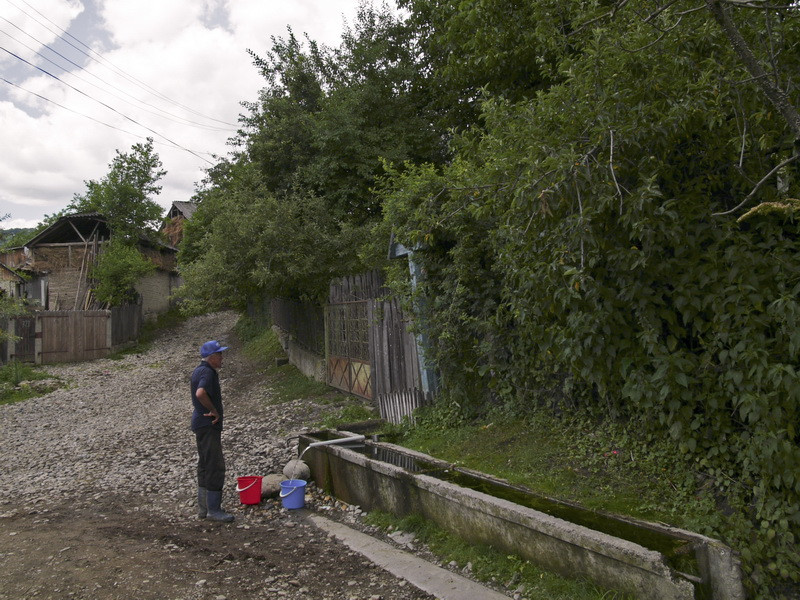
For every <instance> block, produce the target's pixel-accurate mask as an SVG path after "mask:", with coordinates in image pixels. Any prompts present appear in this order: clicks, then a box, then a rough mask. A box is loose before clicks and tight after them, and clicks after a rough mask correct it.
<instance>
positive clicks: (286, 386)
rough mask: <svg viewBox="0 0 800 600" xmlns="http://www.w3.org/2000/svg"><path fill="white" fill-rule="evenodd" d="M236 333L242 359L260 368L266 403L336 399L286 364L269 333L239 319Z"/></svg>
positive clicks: (276, 340)
mask: <svg viewBox="0 0 800 600" xmlns="http://www.w3.org/2000/svg"><path fill="white" fill-rule="evenodd" d="M236 332H237V335H238V336H239V337H240V338H242V339H243V340H246V341H245V344H244V353H245V355H246V356H247V357H248V358H250V359H251V360H254V361H256V362H257V364H258V365H259V366H260V367H261V368H263V372H264V373H265V375H266V378H267V381H268V382H269V388H270V392H271V393H270V395H269V397H268V398H267V400H266V401H267V402H268V403H270V404H279V403H282V402H290V401H292V400H297V399H299V398H309V397H315V398H318V399H322V398H330V397H332V396H333V397H339V396H340V395H339V394H338V393H335V392H333V390H332V388H330V387H328V386H327V385H326V384H324V383H321V382H319V381H315V380H314V379H311V378H310V377H306V376H305V375H303V373H301V372H300V371H299V370H298V369H297V367H295V366H294V365H292V364H289V363H287V362H286V361H285V358H286V354H285V352H284V351H283V346H281V343H280V340H279V339H278V336H277V335H276V334H275V332H274V331H272V329H263V328H261V327H257V326H255V325H254V324H253V323H252V322H251V321H250V320H249V319H247V318H241V319H240V320H239V321H238V322H237V324H236ZM279 359H283V360H279Z"/></svg>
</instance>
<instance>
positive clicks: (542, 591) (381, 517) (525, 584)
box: [365, 511, 625, 600]
mask: <svg viewBox="0 0 800 600" xmlns="http://www.w3.org/2000/svg"><path fill="white" fill-rule="evenodd" d="M365 520H366V522H367V523H369V524H370V525H374V526H376V527H379V528H380V529H383V530H386V531H391V530H401V531H408V532H411V533H413V534H415V535H416V536H417V539H418V540H419V541H421V542H423V543H424V544H426V545H427V546H428V548H430V550H431V552H433V553H434V554H435V555H436V556H438V557H439V559H440V560H442V561H443V562H444V563H450V562H455V563H456V564H457V565H458V567H459V568H460V569H463V568H464V567H465V566H466V565H471V571H472V574H473V575H474V576H475V577H476V578H477V579H479V580H481V581H487V582H488V581H491V582H493V583H497V584H500V585H504V586H505V587H506V588H509V589H511V590H516V589H520V588H521V590H520V591H521V593H522V594H523V595H524V596H525V597H526V598H528V599H529V600H622V599H623V598H625V596H624V595H622V594H620V593H618V592H614V591H609V590H603V589H601V588H598V587H597V586H596V585H594V584H592V583H589V582H587V581H582V580H574V579H566V578H564V577H560V576H559V575H556V574H554V573H550V572H548V571H544V570H542V569H539V568H538V567H536V566H534V565H532V564H531V563H530V562H528V561H526V560H523V559H521V558H519V557H517V556H509V555H506V554H504V553H502V552H498V551H497V550H495V549H493V548H491V547H489V546H485V545H474V544H470V543H468V542H466V541H464V540H462V539H460V538H459V537H457V536H455V535H452V534H450V533H448V532H447V531H445V530H443V529H441V528H440V527H438V526H437V525H435V524H434V523H432V522H431V521H428V520H426V519H424V518H422V517H420V516H416V515H412V516H408V517H404V518H398V517H395V516H393V515H390V514H388V513H384V512H380V511H373V512H370V513H369V514H368V515H367V516H366V519H365Z"/></svg>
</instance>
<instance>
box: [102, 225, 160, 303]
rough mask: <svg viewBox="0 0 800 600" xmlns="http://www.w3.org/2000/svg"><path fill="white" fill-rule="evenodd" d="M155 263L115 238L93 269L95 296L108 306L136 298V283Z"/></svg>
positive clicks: (152, 270) (132, 300)
mask: <svg viewBox="0 0 800 600" xmlns="http://www.w3.org/2000/svg"><path fill="white" fill-rule="evenodd" d="M155 270H156V266H155V265H154V264H153V263H152V262H151V261H149V260H148V259H146V258H145V257H144V256H142V255H141V253H140V252H139V251H138V250H137V249H136V248H135V247H133V246H130V245H128V244H127V243H126V242H125V241H124V240H123V239H120V238H114V239H112V240H111V241H110V242H109V243H108V244H107V245H106V246H105V247H104V248H103V251H102V252H101V253H100V256H99V257H98V258H97V262H96V263H95V265H94V266H93V267H92V269H91V271H90V276H91V278H92V279H93V280H94V281H95V284H94V294H95V297H96V298H97V299H98V300H99V301H100V302H103V303H106V304H108V305H109V306H118V305H120V304H125V303H130V302H135V301H136V290H135V289H134V285H135V284H136V283H137V282H138V281H139V280H140V279H141V278H142V277H144V276H145V275H148V274H150V273H152V272H154V271H155Z"/></svg>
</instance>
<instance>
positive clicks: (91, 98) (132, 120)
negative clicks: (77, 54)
mask: <svg viewBox="0 0 800 600" xmlns="http://www.w3.org/2000/svg"><path fill="white" fill-rule="evenodd" d="M0 50H2V51H3V52H5V53H7V54H10V55H11V56H13V57H14V58H16V59H17V60H19V61H22V62H24V63H25V64H26V65H28V66H31V67H33V68H34V69H36V70H37V71H41V72H42V73H44V74H45V75H47V76H48V77H52V78H53V79H55V80H56V81H58V82H60V83H62V84H63V85H66V86H67V87H68V88H70V89H72V90H74V91H76V92H78V93H79V94H81V95H82V96H86V97H87V98H89V99H90V100H93V101H95V102H97V103H98V104H100V105H101V106H104V107H105V108H107V109H108V110H110V111H112V112H115V113H116V114H118V115H119V116H121V117H122V118H124V119H127V120H128V121H130V122H131V123H134V124H136V125H138V126H139V127H142V128H144V129H147V131H149V132H151V133H153V134H155V135H157V136H158V137H160V138H163V139H165V140H166V141H168V142H169V143H170V144H172V145H174V146H176V147H177V148H180V149H181V150H185V151H186V152H188V153H189V154H192V155H194V156H196V157H197V158H199V159H200V160H204V161H206V162H207V163H208V164H210V165H212V166H213V164H214V163H212V162H211V161H210V160H208V159H207V158H204V157H202V156H200V155H199V154H197V153H196V152H194V151H193V150H189V149H188V148H185V147H183V146H181V145H180V144H179V143H177V142H175V141H173V140H171V139H169V138H168V137H167V136H165V135H163V134H161V133H158V132H157V131H156V130H154V129H151V128H150V127H148V126H147V125H143V124H142V123H139V122H138V121H136V120H135V119H132V118H131V117H129V116H128V115H126V114H124V113H121V112H120V111H118V110H117V109H116V108H114V107H113V106H109V105H108V104H106V103H105V102H103V101H102V100H98V99H97V98H93V97H92V96H90V95H89V94H87V93H86V92H84V91H82V90H80V89H78V88H76V87H75V86H74V85H71V84H69V83H67V82H66V81H64V80H62V79H60V78H59V77H58V76H57V75H53V74H52V73H50V72H48V71H46V70H45V69H43V68H41V67H39V66H37V65H34V64H33V63H31V62H29V61H27V60H25V59H24V58H22V57H21V56H18V55H17V54H14V53H13V52H11V51H10V50H8V49H6V48H4V47H3V46H0Z"/></svg>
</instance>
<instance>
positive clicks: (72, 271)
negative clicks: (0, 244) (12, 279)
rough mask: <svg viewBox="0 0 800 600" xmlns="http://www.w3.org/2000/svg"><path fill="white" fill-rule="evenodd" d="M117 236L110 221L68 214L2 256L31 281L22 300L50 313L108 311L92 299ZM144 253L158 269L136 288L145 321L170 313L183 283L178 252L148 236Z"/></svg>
mask: <svg viewBox="0 0 800 600" xmlns="http://www.w3.org/2000/svg"><path fill="white" fill-rule="evenodd" d="M111 236H112V232H111V229H110V228H109V226H108V221H107V219H106V218H105V217H104V216H103V215H101V214H99V213H79V214H73V215H65V216H63V217H60V218H59V219H58V220H57V221H55V222H54V223H53V224H51V225H50V226H49V227H47V228H46V229H44V230H43V231H41V232H39V233H38V234H36V235H35V236H34V237H33V238H31V240H30V241H28V242H27V243H26V244H25V245H24V246H20V247H17V248H11V249H9V250H7V251H5V252H4V253H2V254H0V262H2V263H4V264H5V265H6V266H7V267H8V268H10V269H13V270H17V271H20V272H23V273H26V274H27V275H28V276H29V277H30V279H29V280H28V281H25V282H24V283H22V284H21V286H20V289H21V295H22V296H24V297H26V298H28V300H29V301H30V302H32V303H33V304H36V305H39V306H41V307H42V308H44V309H45V310H89V309H96V308H102V307H101V306H100V305H99V303H98V302H97V301H96V299H94V296H93V294H92V286H91V279H90V273H91V268H92V266H93V265H94V264H95V261H96V260H97V257H98V256H99V255H100V254H101V253H102V252H103V248H104V247H105V246H106V244H107V243H108V241H109V240H110V239H111ZM138 249H139V251H140V252H141V253H142V255H143V256H144V257H145V258H147V259H148V260H150V261H151V262H152V263H154V264H155V265H156V271H155V273H153V274H152V275H148V276H146V277H144V278H142V280H140V281H139V283H137V284H136V286H135V287H136V291H137V292H138V293H139V296H140V298H141V302H142V314H143V316H144V318H145V319H148V318H154V317H155V316H157V315H158V314H160V313H162V312H165V311H166V310H167V309H168V308H169V305H170V296H171V295H172V292H173V291H174V289H175V288H177V287H178V285H179V284H180V279H179V276H178V274H177V268H176V267H177V260H176V257H177V250H176V249H175V248H174V247H172V246H170V245H167V244H164V243H162V242H159V241H158V240H156V239H148V238H145V237H142V238H140V240H139V243H138Z"/></svg>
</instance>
